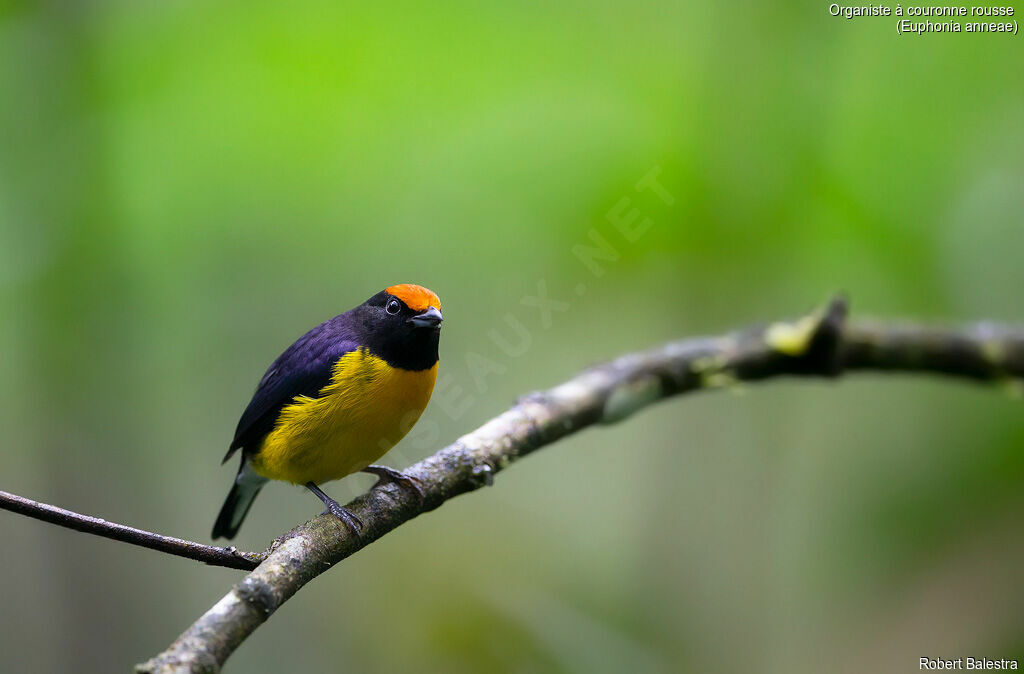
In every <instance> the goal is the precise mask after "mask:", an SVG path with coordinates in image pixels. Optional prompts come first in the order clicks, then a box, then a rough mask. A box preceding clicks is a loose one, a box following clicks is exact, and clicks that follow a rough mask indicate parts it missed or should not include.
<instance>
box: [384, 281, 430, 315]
mask: <svg viewBox="0 0 1024 674" xmlns="http://www.w3.org/2000/svg"><path fill="white" fill-rule="evenodd" d="M384 290H385V292H388V293H391V294H392V295H394V296H395V297H397V298H398V299H400V300H402V301H403V302H405V306H407V307H409V308H410V309H412V310H413V311H426V310H427V308H428V307H437V308H438V309H440V308H441V300H440V299H438V297H437V295H435V294H434V291H433V290H428V289H427V288H424V287H423V286H418V285H415V284H413V283H402V284H399V285H397V286H391V287H390V288H385V289H384Z"/></svg>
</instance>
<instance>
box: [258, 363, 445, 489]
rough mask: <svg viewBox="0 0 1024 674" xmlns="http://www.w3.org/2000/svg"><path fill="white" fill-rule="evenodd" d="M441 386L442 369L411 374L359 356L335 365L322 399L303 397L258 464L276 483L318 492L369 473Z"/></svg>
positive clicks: (284, 413) (288, 410)
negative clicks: (328, 484)
mask: <svg viewBox="0 0 1024 674" xmlns="http://www.w3.org/2000/svg"><path fill="white" fill-rule="evenodd" d="M436 379H437V363H434V367H432V368H430V369H429V370H421V371H418V372H412V371H408V370H401V369H398V368H394V367H391V366H390V365H388V364H387V362H385V361H384V360H382V359H380V358H378V357H376V356H374V355H372V354H370V352H369V351H367V350H366V349H359V350H358V351H353V352H351V353H347V354H345V355H344V356H342V357H341V358H340V359H338V361H337V362H336V363H335V364H334V368H333V372H332V376H331V382H330V383H329V384H328V385H327V386H325V387H324V388H323V389H322V390H321V391H320V394H319V396H317V397H316V398H308V397H306V396H296V398H295V399H294V401H293V402H292V403H291V404H289V405H287V406H286V407H284V408H283V409H282V410H281V414H280V416H279V417H278V419H277V423H276V424H275V425H274V429H273V430H272V431H271V432H270V433H269V434H268V435H267V437H266V438H265V439H264V440H263V444H262V446H261V447H260V451H259V452H258V453H257V454H256V455H255V456H253V458H252V460H251V461H252V467H253V468H254V469H255V470H256V472H257V473H259V474H260V475H263V476H264V477H268V478H270V479H272V480H284V481H286V482H294V483H296V484H305V483H306V482H315V483H317V484H320V483H323V482H328V481H330V480H337V479H339V478H342V477H345V476H346V475H349V474H351V473H354V472H357V471H359V470H362V469H363V468H365V467H366V466H368V465H370V464H371V463H373V462H374V461H376V460H377V459H379V458H380V457H381V456H383V455H384V454H385V453H386V452H387V451H388V450H389V449H391V448H392V447H393V446H394V445H395V444H396V443H397V442H398V441H399V440H401V439H402V438H403V437H404V436H405V434H406V433H408V432H409V429H411V428H412V427H413V425H414V424H415V423H416V421H417V420H418V419H419V418H420V414H421V413H422V412H423V409H424V408H425V407H426V406H427V402H428V401H429V400H430V394H431V392H432V391H433V390H434V381H435V380H436Z"/></svg>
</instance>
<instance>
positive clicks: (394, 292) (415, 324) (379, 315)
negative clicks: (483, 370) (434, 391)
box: [352, 284, 444, 370]
mask: <svg viewBox="0 0 1024 674" xmlns="http://www.w3.org/2000/svg"><path fill="white" fill-rule="evenodd" d="M352 313H353V314H354V317H355V318H356V319H357V321H358V326H359V332H360V337H361V339H362V342H363V344H364V345H365V346H366V347H367V348H368V349H369V350H370V353H372V354H374V355H375V356H378V357H380V358H383V359H384V360H386V361H387V362H388V364H390V365H391V366H392V367H398V368H401V369H403V370H428V369H430V368H431V367H433V366H434V363H436V362H437V344H438V341H439V339H440V337H441V321H442V320H444V318H443V317H442V316H441V300H439V299H438V297H437V295H435V294H434V293H433V292H432V291H430V290H427V289H426V288H424V287H422V286H417V285H411V284H403V285H397V286H391V287H390V288H387V289H386V290H382V291H380V292H379V293H377V294H376V295H374V296H373V297H371V298H370V299H368V300H366V301H365V302H363V303H362V304H361V305H359V306H358V307H356V308H355V309H354V310H353V311H352Z"/></svg>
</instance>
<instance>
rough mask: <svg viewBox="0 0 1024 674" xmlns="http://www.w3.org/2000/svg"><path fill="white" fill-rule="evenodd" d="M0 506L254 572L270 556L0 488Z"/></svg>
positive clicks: (65, 525)
mask: <svg viewBox="0 0 1024 674" xmlns="http://www.w3.org/2000/svg"><path fill="white" fill-rule="evenodd" d="M0 508H2V509H3V510H10V511H11V512H15V513H18V514H20V515H25V516H27V517H33V518H35V519H37V520H42V521H44V522H49V523H51V524H56V525H59V526H62V527H67V528H68V529H74V530H75V531H84V532H85V533H87V534H95V535H96V536H102V537H104V538H110V539H113V540H115V541H121V542H122V543H130V544H132V545H138V546H140V547H143V548H149V549H150V550H159V551H160V552H166V553H167V554H170V555H177V556H179V557H188V558H189V559H195V560H197V561H200V562H205V563H207V564H210V565H213V566H226V567H228V568H231V569H241V570H243V571H251V570H253V569H255V568H256V567H257V566H258V565H259V563H260V562H262V561H263V560H264V559H265V558H266V556H267V553H266V552H261V553H256V552H242V551H241V550H236V549H235V548H220V547H217V546H213V545H203V544H202V543H196V542H194V541H186V540H183V539H181V538H174V537H172V536H163V535H161V534H155V533H153V532H152V531H145V530H143V529H136V528H135V527H129V526H125V525H124V524H117V523H116V522H108V521H106V520H103V519H100V518H98V517H90V516H89V515H82V514H79V513H76V512H72V511H70V510H64V509H63V508H58V507H57V506H52V505H49V504H46V503H40V502H39V501H33V500H32V499H27V498H25V497H23V496H17V495H15V494H9V493H7V492H5V491H0Z"/></svg>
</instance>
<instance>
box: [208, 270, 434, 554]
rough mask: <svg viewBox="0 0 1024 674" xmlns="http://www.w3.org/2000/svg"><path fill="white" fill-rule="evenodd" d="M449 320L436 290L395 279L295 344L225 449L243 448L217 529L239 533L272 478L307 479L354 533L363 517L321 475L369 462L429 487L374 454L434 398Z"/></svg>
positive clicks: (383, 472) (333, 475)
mask: <svg viewBox="0 0 1024 674" xmlns="http://www.w3.org/2000/svg"><path fill="white" fill-rule="evenodd" d="M442 320H444V319H443V317H442V316H441V301H440V300H439V299H438V297H437V295H435V294H434V292H433V291H431V290H428V289H426V288H424V287H422V286H418V285H413V284H408V283H406V284H401V285H394V286H391V287H390V288H387V289H385V290H382V291H381V292H379V293H377V294H376V295H374V296H373V297H371V298H370V299H368V300H366V301H365V302H363V303H362V304H360V305H359V306H357V307H356V308H354V309H351V310H349V311H346V312H345V313H343V314H341V315H339V316H335V317H334V318H332V319H330V320H329V321H326V322H325V323H321V324H320V325H318V326H317V327H315V328H313V329H312V330H310V331H309V332H307V333H306V334H304V335H303V336H302V337H299V339H298V340H296V341H295V343H294V344H292V345H291V346H289V347H288V348H287V349H286V350H285V352H284V353H282V354H281V355H280V356H279V357H278V358H277V360H275V361H274V362H273V364H272V365H271V366H270V368H269V369H268V370H267V372H266V374H264V375H263V379H261V380H260V383H259V385H258V386H257V387H256V393H255V394H253V397H252V400H251V401H250V402H249V406H248V407H246V409H245V412H243V413H242V418H241V419H240V420H239V422H238V428H237V429H236V430H235V438H234V440H232V441H231V446H230V447H229V448H228V453H227V454H226V455H225V456H224V461H223V462H226V461H227V460H228V459H230V458H231V455H232V454H234V453H235V452H236V451H238V450H239V449H241V450H242V452H241V457H242V461H241V465H240V466H239V468H238V474H237V475H236V476H235V482H234V484H233V485H232V486H231V491H230V492H229V493H228V497H227V500H225V501H224V506H223V507H222V508H221V510H220V514H219V515H218V516H217V521H216V523H214V525H213V534H212V535H213V538H219V537H221V536H224V537H226V538H233V537H234V536H235V534H236V533H238V529H239V527H240V526H241V525H242V521H243V520H244V519H245V516H246V514H247V513H248V512H249V507H250V506H252V502H253V500H254V499H255V498H256V495H257V494H259V492H260V489H261V488H262V487H263V485H264V484H266V483H267V481H268V480H282V481H284V482H291V483H293V484H299V485H305V486H306V487H307V488H308V489H309V490H310V491H312V492H313V493H314V494H316V496H317V498H319V499H320V500H321V501H323V502H324V505H326V506H327V510H328V511H330V512H331V513H333V514H334V515H335V516H336V517H338V519H340V520H342V521H343V522H345V524H347V525H348V526H349V527H350V528H351V529H352V530H353V531H354V532H355V533H357V534H358V533H359V531H360V529H361V528H362V523H361V522H360V521H359V519H358V518H357V517H356V516H355V514H353V513H352V512H351V511H349V510H347V509H346V508H344V507H343V506H341V505H339V504H338V503H337V502H336V501H335V500H334V499H332V498H331V497H329V496H328V495H327V494H325V493H324V492H323V491H321V490H320V487H319V485H321V484H323V483H324V482H329V481H331V480H338V479H340V478H343V477H345V476H346V475H350V474H352V473H356V472H366V473H372V474H374V475H376V476H377V477H378V483H380V482H396V483H399V484H401V485H403V486H405V487H407V488H410V489H412V490H414V491H416V492H417V493H418V494H420V496H422V490H421V489H420V487H419V485H418V484H417V481H416V480H415V479H414V478H411V477H409V476H407V475H404V474H403V473H400V472H398V471H396V470H393V469H391V468H387V467H385V466H375V465H371V464H372V463H373V462H374V461H376V460H377V459H379V458H380V457H381V456H383V455H384V454H385V453H386V452H387V451H388V450H389V449H391V447H393V446H394V445H395V444H396V443H397V442H398V441H399V440H401V439H402V438H403V437H404V436H405V434H406V433H408V432H409V430H410V429H411V428H412V426H413V425H414V424H415V423H416V421H417V420H418V419H419V417H420V414H422V413H423V409H424V408H425V407H426V406H427V402H428V401H429V400H430V394H431V393H432V392H433V390H434V382H435V380H436V379H437V363H438V356H437V345H438V341H439V339H440V335H441V321H442ZM223 462H222V463H223Z"/></svg>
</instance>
